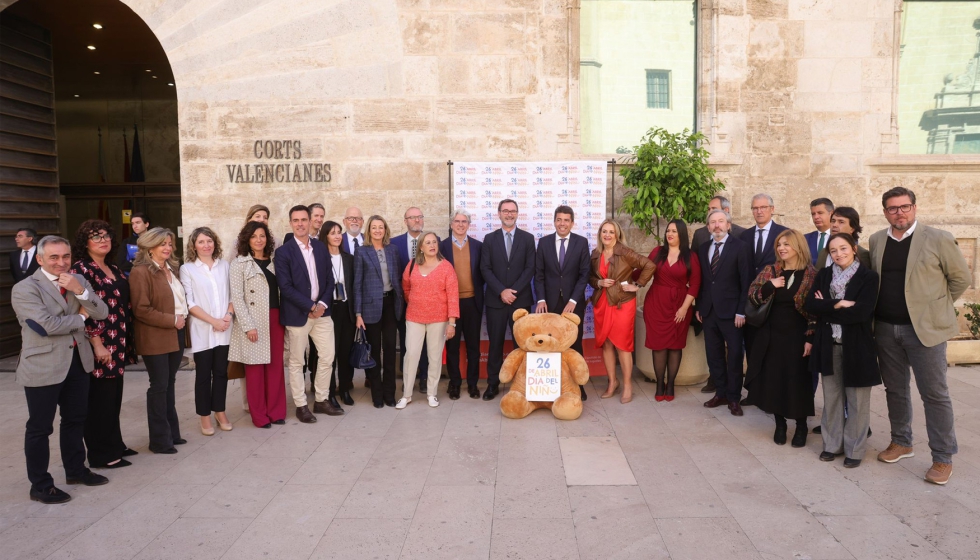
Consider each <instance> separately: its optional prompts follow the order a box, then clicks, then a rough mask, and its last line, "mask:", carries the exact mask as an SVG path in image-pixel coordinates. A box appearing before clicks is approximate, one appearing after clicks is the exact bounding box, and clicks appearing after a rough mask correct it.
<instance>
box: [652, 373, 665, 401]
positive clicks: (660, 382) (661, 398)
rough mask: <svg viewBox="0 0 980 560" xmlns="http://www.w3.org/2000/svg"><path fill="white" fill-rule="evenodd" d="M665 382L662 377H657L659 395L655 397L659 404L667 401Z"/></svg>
mask: <svg viewBox="0 0 980 560" xmlns="http://www.w3.org/2000/svg"><path fill="white" fill-rule="evenodd" d="M663 381H664V380H663V376H662V375H661V376H658V377H657V393H656V395H654V397H653V398H654V400H656V401H657V402H663V401H664V400H666V399H667V386H666V385H665V384H664V383H663Z"/></svg>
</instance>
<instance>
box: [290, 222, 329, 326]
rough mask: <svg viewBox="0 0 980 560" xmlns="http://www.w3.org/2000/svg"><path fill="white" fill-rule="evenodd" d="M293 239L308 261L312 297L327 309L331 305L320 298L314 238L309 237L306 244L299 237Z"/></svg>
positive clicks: (307, 270)
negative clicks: (314, 254)
mask: <svg viewBox="0 0 980 560" xmlns="http://www.w3.org/2000/svg"><path fill="white" fill-rule="evenodd" d="M293 240H294V241H295V242H296V245H297V246H299V252H300V254H302V255H303V262H305V263H306V272H307V274H309V275H310V299H312V300H313V301H315V302H317V303H319V304H320V305H322V306H323V307H324V309H326V308H328V307H329V306H328V305H327V304H326V303H323V302H322V301H320V300H319V297H320V280H319V278H318V277H317V275H316V259H315V258H314V257H313V240H312V239H311V238H307V239H306V241H307V243H306V245H303V244H302V243H300V241H299V238H296V237H294V238H293ZM331 297H333V296H331Z"/></svg>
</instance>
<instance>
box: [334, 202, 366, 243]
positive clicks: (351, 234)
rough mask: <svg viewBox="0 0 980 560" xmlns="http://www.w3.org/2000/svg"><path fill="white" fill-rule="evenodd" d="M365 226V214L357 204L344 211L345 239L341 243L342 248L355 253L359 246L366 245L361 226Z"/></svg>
mask: <svg viewBox="0 0 980 560" xmlns="http://www.w3.org/2000/svg"><path fill="white" fill-rule="evenodd" d="M362 227H364V214H362V213H361V209H360V208H358V207H357V206H351V207H350V208H348V209H347V210H346V211H345V212H344V229H346V230H347V231H345V232H344V240H343V242H342V243H341V244H340V250H341V251H343V252H345V253H347V254H349V255H353V254H354V251H356V250H357V248H358V247H360V246H361V245H364V234H362V233H361V228H362Z"/></svg>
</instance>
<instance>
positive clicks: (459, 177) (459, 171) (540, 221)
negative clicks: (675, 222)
mask: <svg viewBox="0 0 980 560" xmlns="http://www.w3.org/2000/svg"><path fill="white" fill-rule="evenodd" d="M606 166H607V162H605V161H548V162H453V166H452V173H453V180H452V184H453V208H463V209H465V210H466V211H468V212H469V213H470V214H471V215H472V217H473V221H472V223H471V224H470V235H472V236H473V237H474V238H476V239H478V240H480V241H483V237H484V236H485V235H486V234H488V233H490V232H491V231H493V230H495V229H497V228H499V227H500V219H499V218H498V216H497V204H498V203H499V202H500V201H501V200H503V199H505V198H510V199H513V200H515V201H517V206H518V208H519V214H518V218H517V227H519V228H521V229H523V230H525V231H529V232H531V234H532V235H534V238H535V242H537V240H539V239H541V238H542V237H543V236H545V235H548V234H550V233H554V232H555V226H554V212H555V208H557V207H558V206H562V205H567V206H570V207H571V208H572V209H573V210H574V211H575V226H574V227H573V228H572V231H573V232H574V233H577V234H579V235H582V236H584V237H585V238H586V239H588V240H589V248H590V249H595V247H596V242H597V240H596V237H597V234H598V231H599V224H601V223H602V221H603V220H604V219H605V218H606V183H607V181H608V178H607V177H606ZM585 293H586V297H587V298H588V297H589V296H590V295H591V294H592V288H588V287H587V288H586V292H585ZM487 297H488V298H490V297H497V295H496V294H487ZM535 301H537V297H535ZM507 336H508V343H507V346H505V353H506V352H509V351H510V348H512V346H511V344H512V343H511V342H510V341H509V340H510V333H509V332H508V334H507ZM594 336H595V331H594V328H593V318H592V305H591V304H589V305H588V307H587V309H586V311H585V327H584V335H583V337H584V339H585V340H584V341H583V347H584V350H585V361H586V362H587V363H588V364H589V370H590V371H591V373H592V375H605V374H606V370H605V368H604V367H603V365H602V351H601V350H597V349H595V344H594V343H593V342H592V339H593V338H594ZM481 338H482V340H481V343H480V348H481V355H480V372H481V376H483V377H485V376H486V361H487V348H488V342H487V330H486V323H485V322H484V325H483V330H482V337H481ZM461 351H463V350H461Z"/></svg>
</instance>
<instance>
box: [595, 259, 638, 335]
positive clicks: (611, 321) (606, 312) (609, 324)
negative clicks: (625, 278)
mask: <svg viewBox="0 0 980 560" xmlns="http://www.w3.org/2000/svg"><path fill="white" fill-rule="evenodd" d="M608 275H609V263H608V262H606V257H605V256H603V255H600V256H599V276H600V277H601V278H607V277H608ZM592 316H593V318H594V319H595V347H596V348H602V345H603V344H604V343H605V342H606V339H607V338H608V339H609V341H610V342H612V343H613V346H615V347H616V348H618V349H619V350H624V351H626V352H632V351H633V333H634V332H635V329H634V322H635V321H636V298H633V299H631V300H629V301H627V302H626V303H623V304H621V305H620V306H619V307H616V306H615V305H609V301H608V298H607V297H600V298H599V301H598V302H597V303H596V304H595V305H593V306H592Z"/></svg>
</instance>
